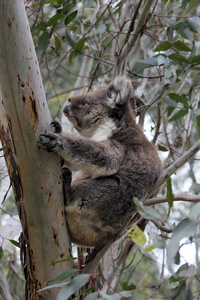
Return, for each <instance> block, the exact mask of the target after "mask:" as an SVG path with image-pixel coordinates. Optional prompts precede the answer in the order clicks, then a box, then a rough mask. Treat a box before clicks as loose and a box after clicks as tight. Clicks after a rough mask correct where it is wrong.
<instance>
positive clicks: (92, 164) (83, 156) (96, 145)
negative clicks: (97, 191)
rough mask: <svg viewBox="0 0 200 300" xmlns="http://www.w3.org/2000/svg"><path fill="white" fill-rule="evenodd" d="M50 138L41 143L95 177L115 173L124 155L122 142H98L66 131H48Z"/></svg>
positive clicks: (73, 165)
mask: <svg viewBox="0 0 200 300" xmlns="http://www.w3.org/2000/svg"><path fill="white" fill-rule="evenodd" d="M43 136H45V137H46V138H47V139H48V140H47V142H45V141H43V142H41V144H42V145H43V148H44V149H45V150H47V151H49V152H53V151H56V152H57V153H58V154H59V155H60V156H61V157H62V158H63V159H64V160H65V161H66V162H67V163H70V166H72V168H73V170H77V169H78V170H83V171H86V172H88V173H90V174H91V175H93V176H94V177H99V176H109V175H112V174H115V173H116V172H117V171H118V169H119V166H120V163H121V161H122V157H123V148H122V146H121V145H120V144H118V143H116V144H114V143H112V145H111V144H110V142H108V141H106V142H105V143H103V142H96V141H93V140H91V139H88V138H85V137H77V136H76V137H75V136H72V135H70V134H66V133H60V134H55V133H48V134H45V135H43Z"/></svg>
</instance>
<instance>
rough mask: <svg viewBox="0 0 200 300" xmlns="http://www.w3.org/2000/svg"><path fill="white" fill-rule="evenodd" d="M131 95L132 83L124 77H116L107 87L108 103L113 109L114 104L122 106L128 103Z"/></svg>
mask: <svg viewBox="0 0 200 300" xmlns="http://www.w3.org/2000/svg"><path fill="white" fill-rule="evenodd" d="M132 93H133V87H132V83H131V81H130V80H129V79H127V78H126V77H116V78H115V79H114V81H113V82H112V83H111V84H110V85H109V86H108V93H107V96H108V103H109V106H111V107H114V106H115V105H116V104H119V105H122V104H124V103H125V102H126V101H128V100H129V99H130V98H131V96H132Z"/></svg>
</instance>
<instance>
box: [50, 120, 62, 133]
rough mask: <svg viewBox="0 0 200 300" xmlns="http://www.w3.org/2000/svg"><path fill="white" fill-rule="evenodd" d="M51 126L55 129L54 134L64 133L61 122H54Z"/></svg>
mask: <svg viewBox="0 0 200 300" xmlns="http://www.w3.org/2000/svg"><path fill="white" fill-rule="evenodd" d="M51 125H52V126H53V127H54V132H55V133H61V132H62V126H61V124H60V123H59V122H57V121H52V122H51Z"/></svg>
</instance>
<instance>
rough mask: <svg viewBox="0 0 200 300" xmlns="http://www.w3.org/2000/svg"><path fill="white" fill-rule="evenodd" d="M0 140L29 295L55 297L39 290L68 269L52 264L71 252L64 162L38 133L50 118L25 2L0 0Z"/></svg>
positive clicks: (29, 296) (54, 292)
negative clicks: (19, 231)
mask: <svg viewBox="0 0 200 300" xmlns="http://www.w3.org/2000/svg"><path fill="white" fill-rule="evenodd" d="M0 28H1V29H0V138H1V141H2V144H3V146H5V145H6V146H11V149H9V150H6V152H5V158H6V163H7V167H8V171H9V174H10V176H12V174H13V168H14V167H16V175H15V176H14V178H13V179H14V180H13V187H14V194H15V199H16V204H17V208H18V213H19V217H20V220H21V223H22V229H23V234H22V235H21V238H20V245H21V258H22V260H23V264H24V266H23V267H24V273H25V278H26V299H45V300H46V299H53V300H54V299H55V297H56V294H57V293H58V290H56V289H51V290H48V291H44V292H42V294H39V293H37V290H38V289H40V288H41V287H42V286H43V285H44V283H45V282H46V281H48V280H50V279H52V278H55V277H56V276H57V275H59V274H60V273H61V272H63V271H64V270H66V269H67V267H68V266H66V265H65V264H56V265H51V266H50V264H51V263H52V262H53V261H55V260H59V259H61V258H64V257H68V256H69V255H70V244H69V239H68V235H67V228H66V222H65V214H64V201H63V192H62V176H61V168H60V160H59V157H58V156H57V155H56V154H48V153H46V152H44V151H42V150H41V151H40V147H39V146H38V144H37V140H38V138H39V134H40V133H42V132H44V131H45V130H46V129H47V128H48V126H49V124H50V122H51V117H50V114H49V109H48V106H47V103H46V99H45V93H44V90H43V85H42V80H41V75H40V70H39V66H38V61H37V57H36V54H35V49H34V44H33V41H32V36H31V32H30V28H29V23H28V20H27V16H26V12H25V8H24V1H23V0H18V1H13V0H1V1H0Z"/></svg>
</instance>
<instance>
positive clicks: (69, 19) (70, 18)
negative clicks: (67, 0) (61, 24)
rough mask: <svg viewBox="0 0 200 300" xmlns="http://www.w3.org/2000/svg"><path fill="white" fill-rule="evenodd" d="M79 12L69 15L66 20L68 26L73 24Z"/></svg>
mask: <svg viewBox="0 0 200 300" xmlns="http://www.w3.org/2000/svg"><path fill="white" fill-rule="evenodd" d="M77 13H78V10H75V11H73V12H72V13H71V14H69V15H68V16H67V17H66V19H65V25H68V24H69V23H71V22H72V21H73V20H74V19H75V18H76V16H77Z"/></svg>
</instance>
